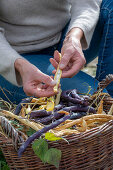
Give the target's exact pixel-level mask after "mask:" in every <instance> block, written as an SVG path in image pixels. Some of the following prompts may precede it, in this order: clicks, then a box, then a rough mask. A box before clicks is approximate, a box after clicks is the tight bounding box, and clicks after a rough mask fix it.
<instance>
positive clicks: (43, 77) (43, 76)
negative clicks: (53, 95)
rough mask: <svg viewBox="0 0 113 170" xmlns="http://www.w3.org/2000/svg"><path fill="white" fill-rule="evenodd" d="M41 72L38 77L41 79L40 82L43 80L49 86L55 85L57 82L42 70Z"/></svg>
mask: <svg viewBox="0 0 113 170" xmlns="http://www.w3.org/2000/svg"><path fill="white" fill-rule="evenodd" d="M39 72H40V74H39V76H38V79H39V80H40V82H43V83H45V84H47V85H49V86H55V84H56V82H55V81H54V80H53V79H52V78H51V77H50V76H48V75H46V74H44V73H42V72H41V71H39Z"/></svg>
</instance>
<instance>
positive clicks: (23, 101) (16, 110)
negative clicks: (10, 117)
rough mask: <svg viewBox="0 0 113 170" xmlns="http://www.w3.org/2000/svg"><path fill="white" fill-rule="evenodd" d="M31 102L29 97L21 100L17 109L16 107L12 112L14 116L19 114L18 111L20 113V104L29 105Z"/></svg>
mask: <svg viewBox="0 0 113 170" xmlns="http://www.w3.org/2000/svg"><path fill="white" fill-rule="evenodd" d="M31 100H32V98H31V97H30V98H25V99H23V100H22V101H21V102H20V103H19V104H18V105H17V107H16V109H15V111H14V114H15V115H19V113H20V111H21V109H22V104H23V103H30V102H31ZM23 105H24V104H23Z"/></svg>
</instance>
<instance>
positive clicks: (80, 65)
mask: <svg viewBox="0 0 113 170" xmlns="http://www.w3.org/2000/svg"><path fill="white" fill-rule="evenodd" d="M83 65H84V64H83V63H80V62H79V63H73V66H72V67H71V68H70V69H69V70H68V71H63V72H62V78H71V77H73V76H74V75H76V74H77V73H78V72H79V71H80V70H81V69H82V68H83Z"/></svg>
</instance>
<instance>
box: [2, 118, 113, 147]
mask: <svg viewBox="0 0 113 170" xmlns="http://www.w3.org/2000/svg"><path fill="white" fill-rule="evenodd" d="M110 129H113V120H109V121H108V122H106V123H104V124H103V125H101V126H98V127H95V128H92V129H90V130H87V131H85V132H80V133H78V134H72V135H65V136H63V138H65V139H66V140H67V141H68V142H69V143H71V142H73V141H75V142H76V141H78V140H87V139H88V140H89V139H90V138H91V140H92V138H93V137H95V136H96V135H98V136H100V135H103V134H104V132H106V131H109V130H110ZM2 139H3V140H2ZM48 142H49V143H64V142H66V141H65V140H62V139H61V140H58V141H49V140H48ZM5 144H6V145H13V142H12V138H11V137H6V136H4V135H2V134H1V133H0V146H2V145H5ZM18 145H19V146H20V145H22V143H19V144H18Z"/></svg>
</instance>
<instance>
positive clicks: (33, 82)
mask: <svg viewBox="0 0 113 170" xmlns="http://www.w3.org/2000/svg"><path fill="white" fill-rule="evenodd" d="M15 69H16V71H18V72H19V73H20V75H21V78H22V83H23V90H24V92H25V93H26V95H28V96H35V97H50V96H52V95H54V91H53V87H54V85H55V82H54V80H53V79H52V78H51V77H50V76H48V75H46V74H44V73H42V72H41V71H40V70H39V69H38V68H37V67H35V66H34V65H32V64H31V63H29V62H28V61H27V60H24V59H17V60H16V61H15Z"/></svg>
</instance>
